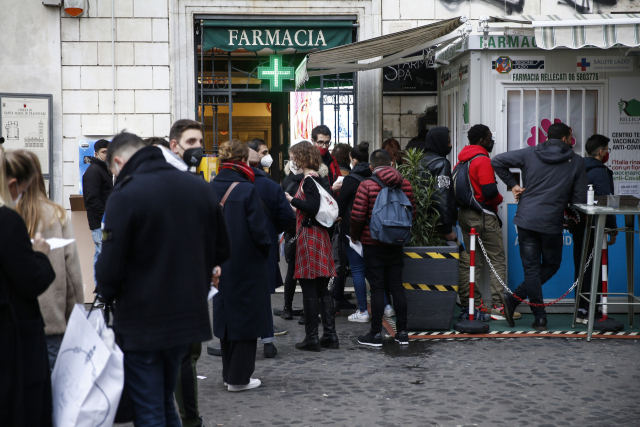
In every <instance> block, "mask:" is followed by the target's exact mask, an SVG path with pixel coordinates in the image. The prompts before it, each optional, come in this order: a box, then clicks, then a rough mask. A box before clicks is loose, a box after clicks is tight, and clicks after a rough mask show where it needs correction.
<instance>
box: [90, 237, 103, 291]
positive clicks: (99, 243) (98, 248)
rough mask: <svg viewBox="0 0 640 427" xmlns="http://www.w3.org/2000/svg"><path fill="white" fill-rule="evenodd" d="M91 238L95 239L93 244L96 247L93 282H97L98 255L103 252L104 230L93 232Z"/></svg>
mask: <svg viewBox="0 0 640 427" xmlns="http://www.w3.org/2000/svg"><path fill="white" fill-rule="evenodd" d="M91 237H93V244H94V245H95V247H96V251H95V252H94V253H93V282H94V283H96V284H97V282H96V262H98V255H100V253H101V252H102V229H100V228H96V229H95V230H91Z"/></svg>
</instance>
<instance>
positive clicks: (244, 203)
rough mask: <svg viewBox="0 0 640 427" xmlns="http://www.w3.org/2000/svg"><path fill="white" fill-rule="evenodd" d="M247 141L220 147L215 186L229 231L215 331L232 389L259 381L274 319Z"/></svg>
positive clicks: (266, 242) (263, 230)
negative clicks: (262, 341)
mask: <svg viewBox="0 0 640 427" xmlns="http://www.w3.org/2000/svg"><path fill="white" fill-rule="evenodd" d="M248 157H249V148H248V147H247V145H246V144H245V143H244V142H241V141H237V140H234V141H230V142H227V143H226V144H224V145H222V146H221V147H220V172H219V173H218V175H217V176H216V177H215V179H214V180H213V181H211V186H212V187H213V190H214V192H215V193H216V195H217V196H218V199H219V200H220V204H221V205H222V206H223V212H224V216H225V219H226V222H227V229H228V230H229V235H230V236H231V257H230V259H229V260H228V261H227V262H225V263H224V264H222V265H221V266H220V267H221V269H222V276H221V277H220V283H219V285H218V290H219V293H218V294H217V295H216V296H214V297H213V333H214V335H215V336H216V337H218V338H220V347H221V350H222V378H223V380H224V382H225V383H227V384H228V385H229V391H242V390H249V389H252V388H256V387H259V386H260V380H258V379H255V378H251V374H252V373H253V371H254V369H255V362H256V346H257V339H258V338H260V337H262V336H267V335H268V334H269V330H270V328H271V326H272V325H271V324H269V322H267V321H266V320H265V319H269V318H270V317H271V313H270V311H271V303H270V299H271V292H270V289H269V288H270V285H269V280H268V276H267V262H268V255H269V248H270V244H271V241H270V239H269V236H268V234H267V227H266V224H265V218H264V217H265V215H264V211H263V207H262V204H261V202H260V196H259V195H258V191H257V190H256V187H255V186H254V184H253V183H254V181H255V174H254V171H253V170H252V169H251V168H250V167H249V164H248V163H247V159H248Z"/></svg>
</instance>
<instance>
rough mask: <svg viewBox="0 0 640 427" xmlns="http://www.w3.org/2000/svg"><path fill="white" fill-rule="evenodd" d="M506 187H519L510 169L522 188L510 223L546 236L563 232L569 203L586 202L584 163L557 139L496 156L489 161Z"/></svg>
mask: <svg viewBox="0 0 640 427" xmlns="http://www.w3.org/2000/svg"><path fill="white" fill-rule="evenodd" d="M491 166H493V168H494V169H495V171H496V173H497V174H498V176H499V177H500V179H501V180H502V181H503V182H504V183H505V184H507V186H508V187H514V186H516V185H519V183H518V182H517V181H516V179H515V178H514V177H513V175H512V173H511V171H510V170H509V168H520V169H521V171H522V188H524V189H525V191H524V193H522V195H521V196H520V202H519V203H518V209H517V211H516V216H515V218H514V220H513V223H514V224H515V225H517V226H518V227H522V228H526V229H527V230H533V231H537V232H539V233H545V234H558V233H562V224H563V222H564V210H565V208H566V207H567V205H568V204H569V203H586V202H587V170H586V168H585V165H584V160H583V159H582V157H580V156H579V155H577V154H575V153H574V152H573V150H572V149H571V147H569V146H568V145H567V144H565V143H564V142H562V141H560V140H558V139H551V140H549V141H546V142H543V143H541V144H538V145H537V146H536V147H528V148H523V149H521V150H514V151H509V152H507V153H502V154H498V155H497V156H495V157H494V158H493V160H491Z"/></svg>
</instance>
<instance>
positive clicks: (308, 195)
mask: <svg viewBox="0 0 640 427" xmlns="http://www.w3.org/2000/svg"><path fill="white" fill-rule="evenodd" d="M289 159H290V162H291V163H292V168H294V169H297V170H302V171H303V172H302V173H303V174H304V178H303V179H302V182H301V183H300V186H299V187H298V191H297V193H296V195H295V197H292V196H291V195H290V194H286V197H287V200H288V201H289V203H291V206H292V207H293V208H294V209H296V236H297V237H296V256H295V260H296V261H295V266H296V267H295V273H294V276H293V277H294V279H299V280H300V286H301V288H302V298H303V307H304V315H305V335H306V336H305V339H304V341H302V342H301V343H298V344H296V348H298V349H300V350H308V351H320V348H321V347H327V348H334V349H337V348H338V347H339V341H338V335H337V334H336V323H335V321H336V313H335V309H334V307H333V298H332V297H331V292H330V291H329V289H328V285H329V280H330V279H331V278H332V277H335V276H336V269H335V266H334V264H333V256H332V251H331V240H330V239H329V233H328V231H327V229H326V228H324V227H322V226H321V225H320V224H319V223H318V221H316V219H315V217H316V215H317V214H318V211H319V210H320V190H318V187H317V185H322V182H323V181H322V179H321V178H320V176H319V175H318V170H319V169H320V165H322V157H321V156H320V151H319V150H318V148H317V147H316V146H314V145H313V144H312V143H310V142H309V141H302V142H299V143H297V144H296V145H294V146H293V147H291V149H290V150H289ZM314 181H315V182H314ZM319 300H321V301H322V307H323V310H322V313H321V314H322V326H323V329H324V334H323V336H322V338H321V339H318V312H319V311H320V301H319Z"/></svg>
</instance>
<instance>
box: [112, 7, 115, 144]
mask: <svg viewBox="0 0 640 427" xmlns="http://www.w3.org/2000/svg"><path fill="white" fill-rule="evenodd" d="M114 2H115V0H111V77H112V79H113V82H112V86H111V95H112V98H113V99H112V101H113V105H112V106H111V128H112V131H113V134H114V135H115V134H116V26H115V19H114V7H113V3H114Z"/></svg>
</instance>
